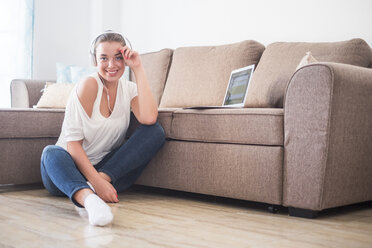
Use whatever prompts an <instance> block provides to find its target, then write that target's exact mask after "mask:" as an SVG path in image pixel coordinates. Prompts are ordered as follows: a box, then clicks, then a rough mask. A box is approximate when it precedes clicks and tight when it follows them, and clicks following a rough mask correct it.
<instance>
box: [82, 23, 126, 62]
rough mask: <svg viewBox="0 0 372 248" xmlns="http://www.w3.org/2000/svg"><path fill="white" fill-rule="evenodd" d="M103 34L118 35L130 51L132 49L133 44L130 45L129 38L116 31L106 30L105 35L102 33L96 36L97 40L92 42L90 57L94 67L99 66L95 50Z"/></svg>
mask: <svg viewBox="0 0 372 248" xmlns="http://www.w3.org/2000/svg"><path fill="white" fill-rule="evenodd" d="M103 34H118V35H120V36H121V37H122V38H123V40H124V42H125V45H128V46H129V48H130V49H132V44H131V43H130V41H129V39H128V38H127V37H125V36H124V35H122V34H120V33H117V32H115V31H112V30H106V31H104V32H103V33H100V34H99V35H97V36H96V38H94V40H93V41H92V44H91V47H90V50H89V53H90V57H91V61H92V64H93V65H94V66H97V60H96V54H95V52H94V48H95V45H96V42H97V40H98V38H99V37H100V36H101V35H103Z"/></svg>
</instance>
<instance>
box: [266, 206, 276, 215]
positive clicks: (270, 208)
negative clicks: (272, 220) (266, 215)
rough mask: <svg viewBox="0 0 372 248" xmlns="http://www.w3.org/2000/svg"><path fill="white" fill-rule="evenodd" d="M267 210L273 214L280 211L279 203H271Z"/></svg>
mask: <svg viewBox="0 0 372 248" xmlns="http://www.w3.org/2000/svg"><path fill="white" fill-rule="evenodd" d="M267 210H268V211H269V212H270V213H272V214H276V213H277V212H278V211H279V206H278V205H274V204H273V205H270V206H268V207H267Z"/></svg>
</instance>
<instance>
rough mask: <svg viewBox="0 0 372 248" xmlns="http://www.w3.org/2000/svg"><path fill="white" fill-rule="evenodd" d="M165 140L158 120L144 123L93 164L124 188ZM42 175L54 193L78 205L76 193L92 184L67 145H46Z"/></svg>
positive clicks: (114, 184) (133, 179) (118, 188)
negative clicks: (148, 123)
mask: <svg viewBox="0 0 372 248" xmlns="http://www.w3.org/2000/svg"><path fill="white" fill-rule="evenodd" d="M164 142H165V135H164V130H163V128H162V127H161V125H160V124H159V123H155V124H154V125H141V126H140V127H138V128H137V130H136V131H135V132H134V133H133V135H132V136H131V137H130V138H129V139H128V140H127V141H126V142H125V143H124V144H122V145H121V146H119V147H118V148H116V149H115V150H113V151H111V152H110V153H109V154H107V155H106V156H105V157H104V158H103V159H102V160H101V161H100V162H99V163H98V164H97V165H95V166H94V168H95V169H96V170H97V171H98V172H104V173H105V174H107V175H108V176H109V177H110V178H111V183H112V185H113V186H114V188H115V189H116V191H118V192H121V191H123V190H125V189H127V188H129V187H130V186H131V185H132V184H133V183H134V182H135V181H136V180H137V178H138V177H139V176H140V174H141V173H142V171H143V170H144V169H145V167H146V165H147V164H148V163H149V162H150V160H151V159H152V158H153V157H154V156H155V154H156V153H157V152H158V151H159V150H160V148H161V147H162V146H163V145H164ZM41 177H42V180H43V184H44V186H45V188H46V189H47V190H48V191H49V192H50V193H51V194H52V195H55V196H64V195H67V196H68V197H69V198H70V199H71V200H72V202H73V203H74V204H75V205H76V206H78V207H82V206H81V205H80V204H79V203H78V202H76V201H75V199H73V195H74V194H75V193H76V192H77V191H79V190H81V189H84V188H88V189H89V185H88V184H87V179H86V178H85V177H84V175H83V174H82V173H81V172H80V171H79V169H78V167H77V166H76V164H75V162H74V160H73V159H72V157H71V155H70V154H69V153H68V152H67V151H66V150H65V149H63V148H62V147H60V146H55V145H49V146H47V147H45V148H44V150H43V153H42V155H41Z"/></svg>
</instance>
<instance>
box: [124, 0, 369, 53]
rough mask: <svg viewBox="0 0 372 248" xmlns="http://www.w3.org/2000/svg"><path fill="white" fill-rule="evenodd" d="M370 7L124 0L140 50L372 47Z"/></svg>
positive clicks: (346, 1) (341, 1)
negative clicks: (252, 45)
mask: <svg viewBox="0 0 372 248" xmlns="http://www.w3.org/2000/svg"><path fill="white" fill-rule="evenodd" d="M371 11H372V1H370V0H353V1H350V0H308V1H303V0H281V1H277V0H259V1H257V0H254V1H253V0H157V1H152V0H137V1H133V0H124V1H123V4H122V13H123V17H122V32H123V33H125V34H126V35H127V36H128V38H129V39H131V41H132V43H133V46H134V47H135V48H136V49H137V50H138V51H140V52H148V51H154V50H159V49H161V48H164V47H168V48H176V47H179V46H192V45H214V44H216V45H217V44H225V43H231V42H238V41H241V40H246V39H253V40H256V41H259V42H261V43H262V44H264V45H268V44H270V43H272V42H275V41H308V42H312V41H314V42H315V41H316V42H322V41H339V40H348V39H351V38H355V37H358V38H363V39H365V40H366V41H367V42H368V43H369V45H370V46H372V14H371ZM124 16H125V17H124Z"/></svg>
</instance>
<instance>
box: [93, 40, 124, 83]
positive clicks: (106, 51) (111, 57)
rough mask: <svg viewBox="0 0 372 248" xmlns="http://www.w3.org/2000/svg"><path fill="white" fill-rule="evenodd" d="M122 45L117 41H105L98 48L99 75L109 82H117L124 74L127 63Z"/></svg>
mask: <svg viewBox="0 0 372 248" xmlns="http://www.w3.org/2000/svg"><path fill="white" fill-rule="evenodd" d="M121 47H122V44H121V43H119V42H115V41H105V42H101V43H99V44H98V46H97V48H96V53H95V54H96V61H97V68H98V73H99V74H100V76H101V77H103V78H104V79H105V80H106V81H107V82H117V81H118V80H119V79H120V77H121V76H122V75H123V73H124V69H125V63H124V59H123V55H122V54H121V53H120V51H119V48H121Z"/></svg>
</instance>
